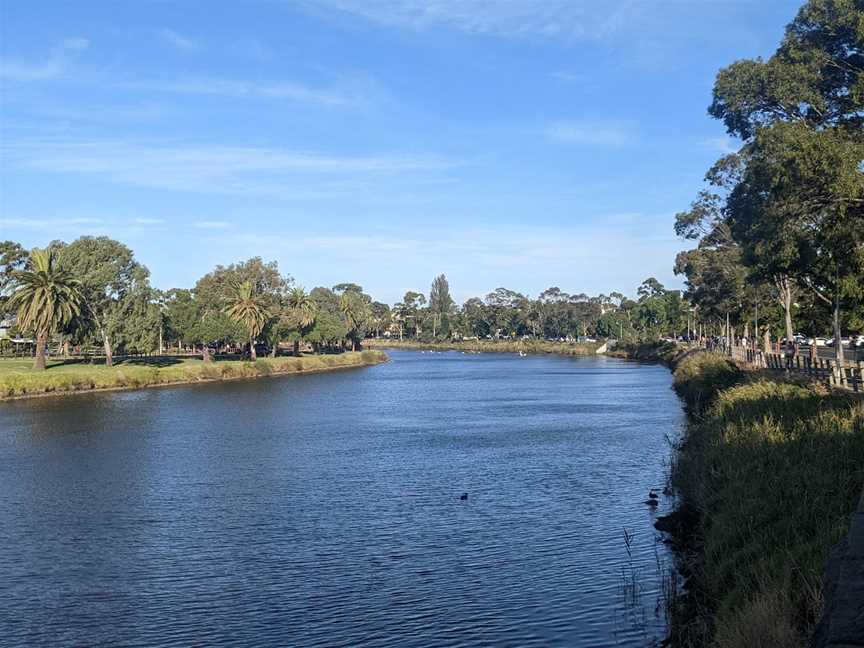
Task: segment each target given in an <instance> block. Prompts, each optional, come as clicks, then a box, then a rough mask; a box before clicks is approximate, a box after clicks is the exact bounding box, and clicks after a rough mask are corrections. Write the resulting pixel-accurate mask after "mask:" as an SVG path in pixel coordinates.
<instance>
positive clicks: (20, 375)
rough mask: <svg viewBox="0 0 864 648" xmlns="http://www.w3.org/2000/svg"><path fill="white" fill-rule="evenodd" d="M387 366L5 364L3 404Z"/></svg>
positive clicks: (343, 357) (311, 359)
mask: <svg viewBox="0 0 864 648" xmlns="http://www.w3.org/2000/svg"><path fill="white" fill-rule="evenodd" d="M386 361H387V355H386V354H385V353H383V352H382V351H374V350H369V351H360V352H349V353H341V354H338V355H308V356H302V357H299V358H295V357H279V358H259V359H258V360H257V361H255V362H249V361H241V360H220V361H217V362H212V363H209V364H205V363H204V362H202V361H201V360H199V359H192V358H166V357H151V358H141V359H136V360H127V361H124V362H122V363H120V364H116V365H115V366H113V367H106V366H104V365H93V364H88V363H84V362H68V363H64V362H62V361H58V362H53V363H49V366H48V369H47V370H45V371H34V370H33V369H31V365H32V361H31V360H0V399H11V398H26V397H34V396H43V395H46V394H54V393H71V392H82V391H91V390H98V389H132V388H140V387H150V386H155V385H167V384H181V383H194V382H204V381H212V380H231V379H235V378H256V377H261V376H273V375H284V374H297V373H307V372H316V371H330V370H335V369H348V368H351V367H363V366H368V365H375V364H379V363H382V362H386Z"/></svg>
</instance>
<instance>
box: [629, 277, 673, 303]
mask: <svg viewBox="0 0 864 648" xmlns="http://www.w3.org/2000/svg"><path fill="white" fill-rule="evenodd" d="M665 292H666V288H665V287H664V286H663V284H661V283H660V282H659V281H657V280H656V279H655V278H654V277H648V279H646V280H645V281H643V282H642V283H641V284H640V286H639V287H638V288H637V289H636V294H637V295H639V297H642V298H646V299H647V298H649V297H659V296H660V295H662V294H663V293H665Z"/></svg>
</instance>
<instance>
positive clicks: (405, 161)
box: [2, 140, 460, 195]
mask: <svg viewBox="0 0 864 648" xmlns="http://www.w3.org/2000/svg"><path fill="white" fill-rule="evenodd" d="M2 152H3V155H4V156H5V159H6V160H7V163H8V164H12V165H14V166H16V167H18V168H24V169H34V170H38V171H46V172H52V173H66V174H82V175H89V176H92V177H94V178H96V179H98V180H102V181H110V182H116V183H123V184H127V185H135V186H143V187H150V188H159V189H170V190H177V191H195V192H204V193H217V194H218V193H221V194H250V195H255V194H270V195H282V194H286V193H290V192H291V191H296V190H297V188H298V186H301V187H303V188H304V189H308V188H309V187H310V186H312V185H313V184H317V185H318V186H319V187H320V189H321V190H322V191H325V192H327V193H333V192H336V191H345V190H357V189H358V186H361V187H362V186H363V185H364V184H366V183H369V182H370V181H373V180H376V179H378V180H383V179H384V178H386V179H388V180H392V178H394V177H395V176H411V177H416V176H417V175H418V174H419V175H420V176H421V177H420V179H428V174H440V173H442V172H444V171H447V170H449V169H452V168H454V167H456V166H458V165H459V164H460V163H459V162H458V161H454V160H450V159H447V158H442V157H440V156H434V155H392V154H385V155H374V156H356V157H348V156H334V155H323V154H318V153H309V152H304V151H296V150H290V149H279V148H270V147H252V146H249V147H243V146H216V145H206V146H205V145H198V146H196V145H178V144H164V145H158V144H148V143H140V142H131V141H117V140H96V141H63V140H44V141H32V142H19V143H17V144H16V145H10V144H7V145H6V146H5V148H4V150H3V151H2ZM433 177H438V175H434V176H433Z"/></svg>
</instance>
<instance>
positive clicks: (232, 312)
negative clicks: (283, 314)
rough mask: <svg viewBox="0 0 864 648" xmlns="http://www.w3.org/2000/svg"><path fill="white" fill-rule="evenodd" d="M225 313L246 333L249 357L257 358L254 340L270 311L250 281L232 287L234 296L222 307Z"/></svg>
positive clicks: (262, 327) (267, 318)
mask: <svg viewBox="0 0 864 648" xmlns="http://www.w3.org/2000/svg"><path fill="white" fill-rule="evenodd" d="M224 312H225V314H226V315H227V316H228V317H230V318H231V319H232V320H233V321H234V322H236V323H237V324H239V325H241V326H242V327H243V328H244V329H245V330H246V332H247V334H248V336H249V337H248V339H249V357H250V358H251V359H252V360H255V359H256V358H257V354H256V353H255V341H256V340H257V338H258V336H259V335H260V334H261V331H262V330H263V329H264V326H265V325H266V324H267V321H268V320H269V319H270V317H271V314H270V311H268V310H267V307H266V306H265V305H264V300H263V299H262V298H261V296H260V295H258V294H257V293H256V292H255V287H254V285H253V284H252V282H251V281H244V282H243V283H241V284H239V285H237V286H236V287H235V289H234V296H233V297H232V298H231V300H230V302H229V304H228V305H227V306H226V307H225V308H224Z"/></svg>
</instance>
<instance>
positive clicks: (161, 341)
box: [159, 321, 164, 355]
mask: <svg viewBox="0 0 864 648" xmlns="http://www.w3.org/2000/svg"><path fill="white" fill-rule="evenodd" d="M162 328H163V327H162V322H161V321H160V322H159V355H162V353H163V351H164V340H163V339H162Z"/></svg>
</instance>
